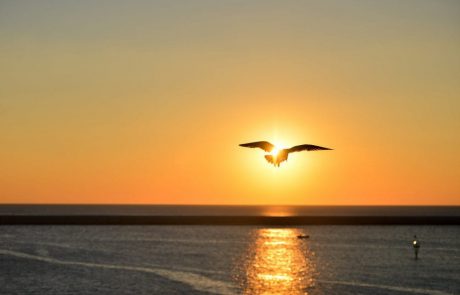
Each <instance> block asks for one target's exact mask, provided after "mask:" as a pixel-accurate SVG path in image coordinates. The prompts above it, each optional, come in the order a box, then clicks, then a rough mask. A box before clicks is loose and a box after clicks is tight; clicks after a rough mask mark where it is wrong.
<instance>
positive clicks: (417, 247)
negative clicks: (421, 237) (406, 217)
mask: <svg viewBox="0 0 460 295" xmlns="http://www.w3.org/2000/svg"><path fill="white" fill-rule="evenodd" d="M412 247H414V254H415V260H417V259H418V250H419V249H420V242H419V241H418V240H417V236H414V241H413V242H412Z"/></svg>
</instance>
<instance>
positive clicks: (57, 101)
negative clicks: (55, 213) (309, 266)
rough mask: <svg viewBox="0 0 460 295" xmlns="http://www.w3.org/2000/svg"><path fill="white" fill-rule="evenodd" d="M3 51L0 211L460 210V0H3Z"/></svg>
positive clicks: (0, 22)
mask: <svg viewBox="0 0 460 295" xmlns="http://www.w3.org/2000/svg"><path fill="white" fill-rule="evenodd" d="M0 52H1V54H0V203H148V204H150V203H151V204H297V205H317V204H324V205H378V204H385V205H454V204H456V205H460V1H422V0H417V1H409V0H408V1H399V0H398V1H391V0H388V1H342V0H337V1H269V0H260V1H256V0H250V1H247V0H246V1H224V0H222V1H215V0H207V1H195V0H193V1H191V0H184V1H171V0H165V1H114V0H110V1H16V0H14V1H3V0H1V1H0ZM258 140H269V141H272V142H275V143H278V144H281V145H284V146H285V147H289V146H292V145H297V144H304V143H310V144H316V145H321V146H326V147H330V148H333V149H334V150H333V151H322V152H302V153H296V154H293V155H291V156H290V157H289V161H288V162H287V163H283V164H282V165H281V167H280V168H274V167H273V166H271V165H268V164H267V163H266V162H265V159H264V158H263V155H264V153H263V151H261V150H252V149H244V148H241V147H238V144H240V143H244V142H250V141H258Z"/></svg>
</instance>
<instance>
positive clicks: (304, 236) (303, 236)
mask: <svg viewBox="0 0 460 295" xmlns="http://www.w3.org/2000/svg"><path fill="white" fill-rule="evenodd" d="M297 238H298V239H309V238H310V236H309V235H298V236H297Z"/></svg>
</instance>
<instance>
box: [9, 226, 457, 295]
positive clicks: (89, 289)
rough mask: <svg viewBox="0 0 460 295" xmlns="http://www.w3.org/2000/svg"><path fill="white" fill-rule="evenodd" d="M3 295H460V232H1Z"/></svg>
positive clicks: (215, 228)
mask: <svg viewBox="0 0 460 295" xmlns="http://www.w3.org/2000/svg"><path fill="white" fill-rule="evenodd" d="M299 234H306V235H309V236H310V238H309V239H298V238H297V235H299ZM414 234H416V235H417V237H418V238H419V240H420V241H421V248H420V253H419V259H418V260H415V259H414V253H413V249H412V246H411V241H412V238H413V235H414ZM0 294H433V295H434V294H436V295H441V294H460V227H459V226H301V227H293V228H287V227H276V228H272V227H254V226H0Z"/></svg>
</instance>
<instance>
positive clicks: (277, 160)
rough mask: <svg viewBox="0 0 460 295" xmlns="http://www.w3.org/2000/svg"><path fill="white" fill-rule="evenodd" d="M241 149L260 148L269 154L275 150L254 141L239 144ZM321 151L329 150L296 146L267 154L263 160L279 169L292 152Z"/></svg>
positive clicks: (271, 145)
mask: <svg viewBox="0 0 460 295" xmlns="http://www.w3.org/2000/svg"><path fill="white" fill-rule="evenodd" d="M240 146H241V147H248V148H260V149H263V150H264V151H265V152H267V153H270V152H271V151H273V150H274V149H275V146H274V145H273V144H271V143H270V142H268V141H256V142H250V143H242V144H240ZM321 150H331V149H330V148H326V147H321V146H317V145H312V144H302V145H296V146H293V147H291V148H289V149H282V150H279V151H278V153H276V154H267V155H265V159H266V160H267V162H269V163H270V164H273V166H276V167H279V166H280V164H281V163H282V162H284V161H287V159H288V157H289V154H290V153H294V152H301V151H321Z"/></svg>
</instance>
